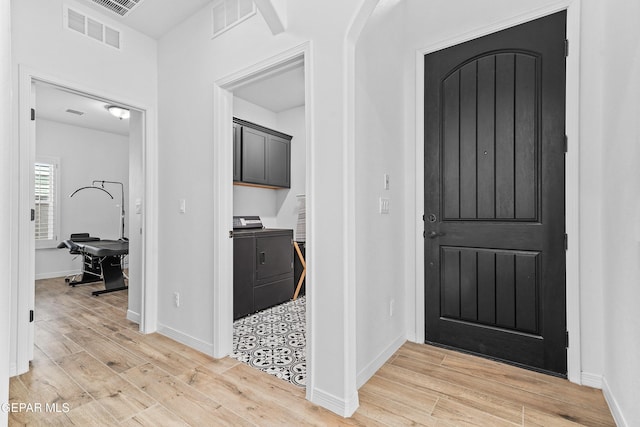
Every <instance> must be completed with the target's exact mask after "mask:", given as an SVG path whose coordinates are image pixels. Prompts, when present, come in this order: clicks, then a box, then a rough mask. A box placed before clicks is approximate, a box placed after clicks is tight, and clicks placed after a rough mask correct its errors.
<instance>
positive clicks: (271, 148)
mask: <svg viewBox="0 0 640 427" xmlns="http://www.w3.org/2000/svg"><path fill="white" fill-rule="evenodd" d="M290 156H291V142H290V141H289V140H287V139H284V138H280V137H278V136H273V135H269V137H268V139H267V183H268V184H269V185H273V186H276V187H286V188H289V187H291V182H290V179H289V176H290V169H291V162H290V160H289V158H290Z"/></svg>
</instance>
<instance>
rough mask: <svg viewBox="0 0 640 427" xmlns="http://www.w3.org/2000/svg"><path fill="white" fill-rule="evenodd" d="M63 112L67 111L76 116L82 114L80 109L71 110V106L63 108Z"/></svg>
mask: <svg viewBox="0 0 640 427" xmlns="http://www.w3.org/2000/svg"><path fill="white" fill-rule="evenodd" d="M65 112H66V113H69V114H75V115H76V116H81V115H83V114H84V112H82V111H78V110H72V109H71V108H67V109H66V110H65Z"/></svg>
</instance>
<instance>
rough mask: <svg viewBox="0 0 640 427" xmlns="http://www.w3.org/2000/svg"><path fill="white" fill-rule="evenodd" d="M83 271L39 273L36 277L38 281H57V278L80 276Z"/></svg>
mask: <svg viewBox="0 0 640 427" xmlns="http://www.w3.org/2000/svg"><path fill="white" fill-rule="evenodd" d="M80 273H82V271H81V270H68V271H48V272H45V273H38V274H36V275H35V278H36V280H42V279H55V278H57V277H67V276H71V275H72V274H80Z"/></svg>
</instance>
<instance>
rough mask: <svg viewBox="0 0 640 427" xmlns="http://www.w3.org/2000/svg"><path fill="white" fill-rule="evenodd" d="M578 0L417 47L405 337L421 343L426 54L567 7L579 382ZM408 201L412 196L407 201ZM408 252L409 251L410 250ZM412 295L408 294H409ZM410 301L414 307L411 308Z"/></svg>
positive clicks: (571, 276)
mask: <svg viewBox="0 0 640 427" xmlns="http://www.w3.org/2000/svg"><path fill="white" fill-rule="evenodd" d="M580 3H581V0H563V1H561V2H558V3H557V4H554V5H551V6H546V7H543V8H539V9H535V10H532V11H530V12H527V13H526V14H522V15H519V16H515V17H513V18H510V19H506V20H504V21H501V22H498V23H493V24H491V25H488V26H484V27H481V28H477V29H475V30H473V31H470V32H467V33H465V34H462V35H461V36H458V37H455V38H450V39H446V40H441V41H438V42H435V43H433V44H431V45H429V46H425V47H423V48H421V49H418V50H416V51H415V71H416V74H415V79H416V80H415V94H416V99H415V102H416V104H415V109H416V110H415V111H416V122H415V141H414V151H413V152H411V150H409V154H410V156H414V159H415V160H413V159H410V158H409V159H408V160H407V164H411V163H414V167H415V192H414V193H413V194H411V196H412V198H413V199H414V200H415V202H414V203H415V206H414V210H413V211H414V218H413V221H412V222H413V227H412V228H413V230H412V231H413V234H412V236H413V238H412V239H411V240H412V243H411V242H410V247H408V248H407V249H408V250H411V251H413V252H414V254H415V261H414V266H415V270H414V272H413V274H415V284H416V286H415V289H414V292H413V295H412V297H413V300H414V301H413V302H412V303H411V304H409V305H408V306H407V308H408V309H409V310H410V311H413V313H412V314H413V316H412V317H413V319H414V321H415V322H414V324H413V325H411V324H409V325H408V337H409V339H410V340H412V341H414V342H421V343H424V342H425V337H426V330H425V276H424V274H425V268H424V255H425V249H424V238H423V236H422V233H423V231H424V229H425V227H424V222H423V218H422V215H423V214H424V56H425V55H427V54H429V53H432V52H435V51H438V50H441V49H444V48H447V47H451V46H455V45H458V44H461V43H464V42H466V41H470V40H474V39H477V38H480V37H482V36H486V35H488V34H491V33H495V32H497V31H500V30H504V29H507V28H511V27H514V26H516V25H519V24H523V23H525V22H529V21H533V20H535V19H538V18H542V17H544V16H547V15H551V14H553V13H556V12H560V11H562V10H566V11H567V39H568V40H569V43H570V46H571V54H570V55H569V56H568V57H567V62H566V66H567V68H566V117H565V118H566V134H567V137H568V139H569V141H571V147H572V148H571V149H570V150H568V152H567V153H566V156H565V159H566V160H565V209H566V211H565V227H566V233H567V234H568V235H569V239H570V244H569V247H568V249H567V251H566V295H567V308H566V316H567V331H568V332H569V335H570V337H571V340H570V342H569V347H568V348H567V377H568V379H569V381H571V382H573V383H576V384H582V378H581V372H582V366H581V343H580V341H581V340H580V264H579V256H580V253H579V248H580V234H579V205H580V198H579V196H580V194H579V189H580V187H579V150H578V144H579V136H580V132H579V131H580V127H579V111H580V92H579V89H580V46H579V44H580ZM410 200H411V199H410ZM409 253H410V252H409ZM409 294H411V292H409ZM412 305H413V307H411V306H412Z"/></svg>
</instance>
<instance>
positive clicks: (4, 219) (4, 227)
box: [0, 0, 12, 425]
mask: <svg viewBox="0 0 640 427" xmlns="http://www.w3.org/2000/svg"><path fill="white" fill-rule="evenodd" d="M10 9H11V5H10V2H9V0H1V1H0V197H1V198H2V200H10V197H11V174H10V170H11V169H10V168H11V151H12V145H11V128H12V122H11V22H10V16H11V11H10ZM10 215H11V211H10V209H9V203H2V205H0V240H1V241H3V242H8V241H10V238H11V233H10V225H11V224H10ZM10 256H11V251H10V245H3V246H2V248H0V313H2V314H1V316H2V317H0V349H2V350H0V404H4V403H7V402H8V401H9V360H10V357H9V349H10V342H11V341H10V332H9V330H10V327H9V325H10V323H9V322H10V319H11V301H12V298H11V286H10V283H11V262H10ZM7 422H8V414H7V413H6V412H5V411H0V425H7Z"/></svg>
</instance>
